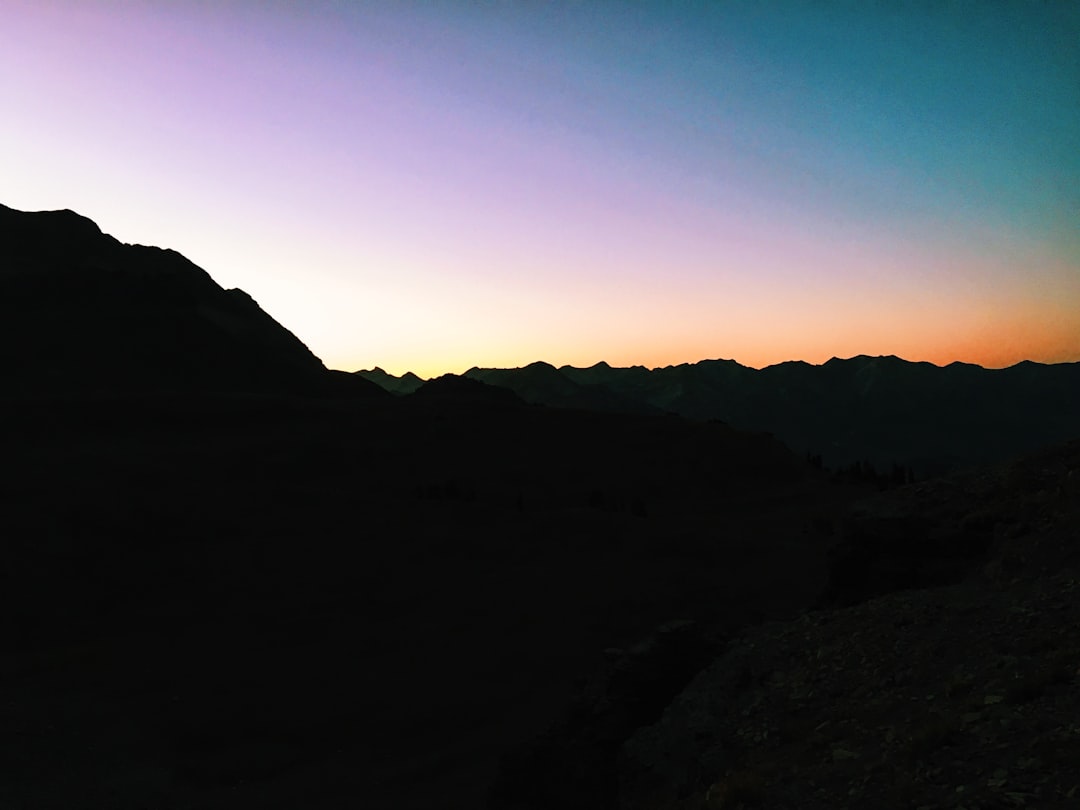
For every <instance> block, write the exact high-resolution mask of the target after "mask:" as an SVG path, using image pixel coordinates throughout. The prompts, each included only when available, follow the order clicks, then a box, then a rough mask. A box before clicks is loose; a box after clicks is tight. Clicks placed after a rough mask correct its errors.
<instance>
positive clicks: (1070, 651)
mask: <svg viewBox="0 0 1080 810" xmlns="http://www.w3.org/2000/svg"><path fill="white" fill-rule="evenodd" d="M944 499H947V501H946V500H944ZM866 510H873V511H874V512H876V519H879V520H880V519H886V520H894V521H895V520H900V519H902V517H905V516H912V515H927V514H939V515H940V514H943V513H944V512H949V513H951V514H952V515H953V516H954V518H956V519H959V520H961V521H968V522H971V523H981V524H983V525H984V526H992V527H993V534H994V542H993V543H992V545H991V547H990V549H989V553H988V554H986V555H985V557H984V558H983V559H982V561H981V562H980V564H979V565H978V566H975V567H973V568H972V570H971V572H970V574H969V575H968V577H966V578H965V580H964V581H963V582H962V583H960V584H956V585H951V586H946V587H941V588H938V589H933V590H923V591H916V592H911V591H907V592H897V593H893V594H891V595H888V596H883V597H879V598H876V599H872V600H870V601H868V602H865V603H863V604H860V605H857V606H853V607H848V608H844V609H838V610H821V611H817V612H813V613H809V614H807V615H805V616H803V617H801V618H800V619H798V620H796V621H793V622H781V623H768V624H764V625H761V626H759V627H756V628H753V629H751V630H748V631H746V632H745V633H743V634H741V635H740V636H739V637H738V639H737V640H735V641H734V642H733V643H732V644H731V646H730V647H729V649H728V650H727V651H726V653H725V654H724V655H723V656H722V657H720V658H719V659H717V660H716V661H715V662H714V663H713V664H711V665H710V666H709V667H708V668H707V669H705V670H704V671H703V672H701V674H700V675H699V676H698V677H697V678H695V680H694V681H693V683H692V684H690V686H689V687H688V688H687V689H686V690H685V691H684V692H683V693H682V694H681V695H680V696H679V698H678V699H677V700H675V701H674V702H673V703H672V705H671V706H670V707H669V708H668V709H667V710H666V711H665V713H664V716H663V718H662V719H661V720H660V721H659V722H657V723H656V724H655V725H653V726H650V727H648V728H643V729H641V730H639V731H638V732H637V733H636V734H635V735H634V737H633V738H632V739H631V740H629V741H628V742H627V743H626V744H625V746H624V747H623V749H622V754H623V758H622V760H621V763H620V776H621V778H622V781H621V784H620V791H619V796H620V801H619V807H621V808H627V809H629V808H661V807H664V808H675V807H726V808H731V807H738V806H744V807H749V806H754V807H768V808H792V809H793V810H794V808H823V810H824V809H825V808H835V807H867V808H871V807H877V808H910V807H935V808H976V807H994V808H997V807H1002V808H1007V807H1039V808H1056V807H1060V808H1066V807H1075V806H1077V802H1080V769H1078V768H1077V764H1078V763H1080V638H1078V637H1077V634H1076V632H1075V630H1076V628H1077V627H1078V626H1080V444H1077V443H1073V444H1071V445H1068V446H1066V447H1064V448H1062V449H1060V450H1056V451H1052V452H1044V453H1041V454H1039V455H1036V456H1033V457H1031V458H1029V459H1026V460H1024V461H1023V462H1019V463H1015V464H1011V465H1006V466H1003V467H999V468H990V469H987V470H985V471H979V472H977V473H974V472H973V473H970V474H968V475H967V476H964V477H963V478H959V479H954V480H949V481H941V482H933V483H929V484H926V485H924V486H922V487H920V488H917V489H916V488H913V489H912V490H907V491H902V492H900V493H896V494H894V495H890V496H889V497H887V498H879V499H877V500H875V501H872V502H869V503H867V504H865V505H864V507H863V514H862V516H861V517H860V519H864V520H865V519H867V515H866ZM867 539H870V538H867ZM864 559H866V562H865V563H864V565H868V566H873V565H875V564H876V561H875V560H871V559H868V558H865V557H864ZM974 559H978V557H975V558H974Z"/></svg>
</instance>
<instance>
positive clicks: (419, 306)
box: [0, 0, 1080, 376]
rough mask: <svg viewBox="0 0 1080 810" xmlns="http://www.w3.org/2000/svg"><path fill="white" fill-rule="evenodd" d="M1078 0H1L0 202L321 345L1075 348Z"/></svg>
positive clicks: (1062, 353) (810, 352) (975, 356)
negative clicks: (247, 300)
mask: <svg viewBox="0 0 1080 810" xmlns="http://www.w3.org/2000/svg"><path fill="white" fill-rule="evenodd" d="M1077 43H1080V4H1077V3H1069V2H1035V1H1034V0H1032V2H992V1H991V0H985V1H980V2H975V1H974V0H955V1H954V2H941V0H937V1H936V2H908V3H897V2H884V0H883V1H882V2H874V0H865V1H864V2H854V0H851V2H828V0H815V1H814V2H810V0H804V2H794V1H792V2H769V1H768V0H758V2H745V3H744V2H735V1H734V0H733V2H695V3H691V2H655V3H650V2H635V3H631V2H622V3H614V2H611V3H609V2H603V0H590V2H539V0H537V1H536V2H493V1H492V0H475V1H474V2H440V1H439V0H429V2H423V3H421V2H416V3H410V2H404V1H402V2H370V3H365V2H340V1H339V2H332V1H331V0H309V2H273V1H272V0H261V1H260V2H245V1H244V0H235V1H234V2H220V3H219V2H208V1H203V0H199V1H196V0H168V1H166V0H160V1H159V2H155V1H153V0H144V1H142V2H140V0H126V1H123V2H122V1H121V0H70V1H69V2H62V1H60V0H0V203H3V204H5V205H8V206H10V207H12V208H17V209H21V210H49V209H60V208H70V209H72V210H75V211H78V212H79V213H81V214H83V215H85V216H88V217H90V218H91V219H93V220H94V221H95V222H97V223H98V225H100V226H101V228H102V229H103V230H104V231H105V232H107V233H111V234H112V235H114V236H115V237H117V238H118V239H120V240H121V241H123V242H132V243H140V244H152V245H158V246H162V247H170V248H173V249H175V250H178V251H180V252H181V253H183V254H184V255H185V256H187V257H188V258H189V259H191V260H192V261H194V262H195V263H196V264H198V265H199V266H201V267H203V268H204V269H205V270H206V271H207V272H209V273H210V275H211V276H213V278H214V279H215V280H216V281H218V283H220V284H221V285H222V286H224V287H230V288H231V287H240V288H242V289H244V290H246V291H247V292H248V293H250V294H251V295H252V296H253V297H254V298H255V300H256V301H258V302H259V304H260V305H261V306H262V307H263V309H265V310H266V311H267V312H269V313H270V314H271V315H272V316H273V317H275V318H276V319H277V320H278V321H279V322H281V323H282V324H283V325H285V326H286V327H287V328H288V329H290V330H291V331H292V332H294V333H295V334H296V335H297V336H298V337H300V339H301V340H303V341H304V342H305V343H306V344H307V345H308V347H309V348H310V349H311V350H312V351H313V352H314V353H315V354H316V355H318V356H319V357H320V358H322V360H323V361H324V362H325V363H326V365H327V366H329V367H331V368H339V369H345V370H349V371H352V370H356V369H361V368H371V367H373V366H376V365H377V366H380V367H382V368H383V369H385V370H387V371H389V372H391V373H395V374H401V373H404V372H405V371H406V370H412V371H414V372H416V373H418V374H421V375H422V376H433V375H436V374H441V373H445V372H455V373H460V372H462V371H465V370H466V369H468V368H470V367H472V366H498V367H513V366H523V365H526V364H528V363H530V362H533V361H535V360H545V361H547V362H550V363H553V364H555V365H562V364H564V363H569V364H572V365H578V366H587V365H592V364H593V363H596V362H598V361H600V360H605V361H607V362H609V363H611V364H612V365H632V364H642V365H646V366H650V367H655V366H665V365H670V364H677V363H683V362H696V361H698V360H702V359H707V358H731V359H735V360H738V361H739V362H741V363H744V364H746V365H751V366H755V367H761V366H765V365H769V364H772V363H777V362H782V361H785V360H805V361H808V362H812V363H820V362H824V361H825V360H827V359H829V358H830V357H833V356H837V357H850V356H854V355H858V354H870V355H879V354H895V355H898V356H900V357H904V358H906V359H909V360H928V361H930V362H934V363H938V364H941V365H943V364H946V363H949V362H952V361H954V360H960V361H964V362H973V363H979V364H982V365H986V366H1005V365H1009V364H1012V363H1015V362H1018V361H1019V360H1022V359H1032V360H1037V361H1041V362H1059V361H1074V360H1080V47H1078V45H1077Z"/></svg>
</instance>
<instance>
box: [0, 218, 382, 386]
mask: <svg viewBox="0 0 1080 810" xmlns="http://www.w3.org/2000/svg"><path fill="white" fill-rule="evenodd" d="M0 244H2V245H3V248H2V251H3V262H2V264H0V368H2V369H3V374H4V378H5V387H6V388H7V390H8V391H9V392H12V393H14V392H19V391H22V392H33V393H46V392H51V393H64V394H72V393H88V392H152V391H153V392H169V391H172V392H176V391H191V390H203V391H232V392H237V391H245V392H258V391H293V392H306V393H315V392H331V393H339V394H340V393H349V394H361V395H369V396H370V395H377V394H379V393H380V392H379V391H378V389H377V388H376V387H375V386H373V385H369V384H368V383H367V382H366V381H363V380H361V379H359V378H356V377H353V376H352V375H338V374H331V373H330V372H328V371H327V370H326V368H325V367H324V366H323V364H322V362H321V361H320V360H319V359H318V358H317V357H315V355H313V354H312V353H311V352H310V351H309V350H308V348H307V347H306V346H305V345H304V344H303V343H301V342H300V340H298V339H297V338H296V336H295V335H293V334H292V333H291V332H289V331H288V330H287V329H285V328H284V327H283V326H281V325H280V324H279V323H278V322H277V321H275V320H274V319H273V318H272V317H270V316H269V315H267V314H266V313H265V312H264V311H263V310H262V309H260V308H259V305H258V304H256V303H255V301H253V300H252V299H251V297H250V296H249V295H248V294H247V293H245V292H244V291H243V290H224V289H222V288H221V287H220V286H219V285H218V284H217V283H216V282H214V280H213V279H211V278H210V276H209V275H208V274H207V273H206V272H205V271H204V270H202V269H201V268H199V267H197V266H196V265H194V264H192V263H191V262H190V261H188V260H187V259H186V258H184V257H183V256H182V255H180V254H179V253H177V252H175V251H173V250H163V249H160V248H154V247H145V246H142V245H126V244H122V243H121V242H119V241H117V240H116V239H114V238H113V237H111V236H108V235H106V234H103V233H102V232H101V230H100V229H99V228H98V226H97V225H95V224H94V223H93V222H92V221H90V220H89V219H87V218H85V217H82V216H79V215H78V214H76V213H74V212H72V211H43V212H23V211H16V210H14V209H11V208H7V207H5V206H0Z"/></svg>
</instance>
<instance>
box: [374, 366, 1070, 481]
mask: <svg viewBox="0 0 1080 810" xmlns="http://www.w3.org/2000/svg"><path fill="white" fill-rule="evenodd" d="M357 373H358V374H359V375H360V376H362V377H365V378H366V379H368V380H371V381H373V382H376V383H378V384H380V385H382V386H383V387H384V388H386V389H387V390H389V391H394V392H395V393H406V392H408V391H410V390H415V389H416V380H417V379H418V378H417V377H416V376H415V375H406V376H405V377H401V378H398V377H393V376H392V375H388V374H386V373H385V372H382V371H381V370H379V369H376V370H375V371H374V372H371V371H361V372H357ZM465 376H466V377H469V378H472V379H474V380H479V381H482V382H486V383H488V384H490V385H497V386H502V387H505V388H509V389H510V390H512V391H514V392H515V393H516V394H517V395H518V396H520V397H521V398H522V399H523V400H525V401H526V402H529V403H532V404H537V405H547V406H553V407H561V408H577V409H586V410H599V411H609V412H617V413H649V412H652V413H658V412H665V411H666V412H669V413H674V414H678V415H680V416H683V417H687V418H690V419H697V420H721V421H724V422H727V423H728V424H729V425H731V426H732V427H736V428H740V429H745V430H752V431H766V432H771V433H773V434H774V435H776V436H777V437H778V438H780V439H782V440H783V441H784V442H785V443H787V444H788V446H790V447H791V448H792V449H793V450H795V451H796V452H798V453H800V454H806V455H809V456H811V457H818V456H820V457H821V460H822V461H823V463H824V464H825V465H826V466H830V467H833V468H838V467H848V466H850V465H854V464H856V463H859V464H865V463H866V462H869V463H870V464H871V465H874V466H875V467H877V468H879V469H888V468H889V467H890V466H891V465H893V464H897V465H902V466H905V467H909V468H911V469H912V470H913V471H914V472H915V473H916V474H918V475H920V476H926V475H931V474H935V473H939V472H943V471H945V470H948V469H951V468H953V467H957V466H964V465H968V464H972V463H979V462H984V461H991V460H996V459H1002V458H1007V457H1010V456H1014V455H1017V454H1020V453H1024V452H1028V451H1031V450H1033V449H1035V448H1038V447H1040V446H1043V445H1046V444H1050V443H1054V442H1058V441H1063V440H1068V439H1071V438H1075V437H1077V436H1080V363H1061V364H1054V365H1043V364H1039V363H1033V362H1028V361H1025V362H1022V363H1018V364H1017V365H1015V366H1011V367H1009V368H1005V369H986V368H982V367H981V366H976V365H970V364H966V363H952V364H950V365H948V366H944V367H941V366H935V365H933V364H931V363H918V362H909V361H906V360H902V359H900V358H898V357H892V356H888V357H867V356H858V357H853V358H850V359H846V360H841V359H837V358H833V359H832V360H829V361H828V362H826V363H824V364H822V365H819V366H815V365H811V364H809V363H804V362H798V361H796V362H788V363H780V364H778V365H774V366H769V367H767V368H763V369H760V370H758V369H753V368H748V367H746V366H743V365H740V364H739V363H736V362H735V361H733V360H704V361H702V362H700V363H684V364H682V365H678V366H667V367H664V368H656V369H647V368H645V367H644V366H632V367H630V368H615V367H612V366H610V365H608V364H607V363H597V364H596V365H594V366H590V367H589V368H576V367H574V366H562V367H561V368H555V367H554V366H552V365H550V364H548V363H532V364H531V365H528V366H525V367H524V368H513V369H496V368H472V369H470V370H469V371H467V372H466V373H465Z"/></svg>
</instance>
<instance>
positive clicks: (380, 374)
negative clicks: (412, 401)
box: [354, 366, 424, 394]
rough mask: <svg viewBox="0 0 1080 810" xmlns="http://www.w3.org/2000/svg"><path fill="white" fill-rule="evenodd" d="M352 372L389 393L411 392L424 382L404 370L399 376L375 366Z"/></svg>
mask: <svg viewBox="0 0 1080 810" xmlns="http://www.w3.org/2000/svg"><path fill="white" fill-rule="evenodd" d="M354 373H355V374H357V375H358V376H360V377H363V378H364V379H365V380H370V381H371V382H373V383H375V384H376V385H378V386H379V387H380V388H384V389H386V390H387V391H389V392H390V393H391V394H411V393H412V392H413V391H415V390H416V389H417V388H419V387H420V386H421V385H423V384H424V381H423V380H422V379H420V378H419V377H417V376H416V375H415V374H413V373H412V372H411V371H406V372H405V373H404V374H402V375H401V376H400V377H395V376H394V375H393V374H388V373H387V372H385V371H383V370H382V369H381V368H379V367H378V366H375V368H372V369H362V370H360V371H356V372H354Z"/></svg>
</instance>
